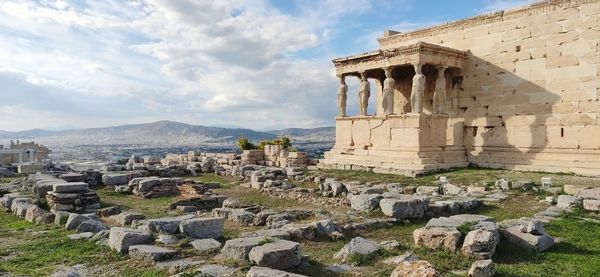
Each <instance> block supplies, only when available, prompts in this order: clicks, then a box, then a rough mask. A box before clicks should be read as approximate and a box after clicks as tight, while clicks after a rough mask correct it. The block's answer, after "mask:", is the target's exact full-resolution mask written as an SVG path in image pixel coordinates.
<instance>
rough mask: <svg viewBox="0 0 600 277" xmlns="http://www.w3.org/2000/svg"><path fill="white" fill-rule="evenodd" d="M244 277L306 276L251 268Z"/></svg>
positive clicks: (304, 276) (256, 267)
mask: <svg viewBox="0 0 600 277" xmlns="http://www.w3.org/2000/svg"><path fill="white" fill-rule="evenodd" d="M246 277H307V276H306V275H301V274H295V273H289V272H285V271H281V270H277V269H271V268H268V267H260V266H253V267H251V268H250V270H249V271H248V273H247V274H246Z"/></svg>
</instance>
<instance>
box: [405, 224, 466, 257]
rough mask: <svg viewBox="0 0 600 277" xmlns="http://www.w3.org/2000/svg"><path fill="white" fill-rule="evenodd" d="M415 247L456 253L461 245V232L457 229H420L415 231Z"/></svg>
mask: <svg viewBox="0 0 600 277" xmlns="http://www.w3.org/2000/svg"><path fill="white" fill-rule="evenodd" d="M413 238H414V240H415V245H416V246H419V247H425V248H429V249H432V250H447V251H450V252H455V251H456V250H458V247H459V244H460V238H461V235H460V232H459V231H458V230H456V229H455V228H439V227H435V228H429V229H428V228H419V229H416V230H414V231H413Z"/></svg>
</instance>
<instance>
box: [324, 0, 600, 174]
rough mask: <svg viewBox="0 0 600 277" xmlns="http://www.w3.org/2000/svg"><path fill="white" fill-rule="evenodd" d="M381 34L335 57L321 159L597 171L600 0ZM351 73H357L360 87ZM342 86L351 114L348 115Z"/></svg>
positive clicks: (341, 164) (403, 166)
mask: <svg viewBox="0 0 600 277" xmlns="http://www.w3.org/2000/svg"><path fill="white" fill-rule="evenodd" d="M378 41H379V45H380V49H378V50H376V51H372V52H368V53H365V54H360V55H355V56H350V57H343V58H338V59H334V60H333V64H334V65H335V68H336V73H337V76H338V77H339V79H340V86H339V89H338V108H339V116H338V117H337V118H336V143H335V146H334V147H333V148H332V149H331V150H330V151H329V152H327V153H326V154H325V158H324V159H323V160H321V162H320V164H319V165H320V167H323V168H338V169H348V170H370V171H375V172H385V173H396V174H405V175H417V174H421V173H424V172H430V171H437V170H440V169H446V168H453V167H465V166H468V165H474V166H481V167H493V168H507V169H516V170H533V171H550V172H572V173H577V174H584V175H600V121H599V120H600V118H599V116H598V114H599V113H600V102H599V101H598V98H599V95H600V78H599V72H600V46H599V45H600V1H599V0H579V1H575V0H572V1H567V0H548V1H544V2H540V3H537V4H532V5H530V6H528V7H525V8H520V9H515V10H510V11H501V12H496V13H493V14H486V15H481V16H477V17H473V18H468V19H465V20H460V21H456V22H451V23H446V24H442V25H438V26H433V27H430V28H425V29H420V30H415V31H412V32H406V33H401V32H395V31H386V32H385V33H384V35H383V37H381V38H379V39H378ZM348 78H358V79H360V82H361V83H360V86H359V89H358V91H357V92H352V91H348V86H347V85H346V83H345V80H346V79H348ZM348 93H357V95H358V103H356V104H357V105H358V106H359V110H360V112H359V114H358V115H347V114H346V105H348V104H350V105H353V104H354V103H346V102H347V94H348ZM370 97H375V98H376V101H375V103H376V107H368V103H369V98H370Z"/></svg>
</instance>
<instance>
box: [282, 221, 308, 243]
mask: <svg viewBox="0 0 600 277" xmlns="http://www.w3.org/2000/svg"><path fill="white" fill-rule="evenodd" d="M281 230H282V231H286V232H288V234H290V238H291V239H292V240H312V239H314V238H315V226H313V225H310V224H292V223H290V224H286V225H284V226H283V227H281Z"/></svg>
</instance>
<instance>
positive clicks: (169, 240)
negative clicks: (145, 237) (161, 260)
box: [156, 235, 179, 245]
mask: <svg viewBox="0 0 600 277" xmlns="http://www.w3.org/2000/svg"><path fill="white" fill-rule="evenodd" d="M156 242H159V243H162V244H164V245H174V244H177V243H178V242H179V240H178V239H177V237H176V236H173V235H159V236H158V238H157V239H156Z"/></svg>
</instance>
